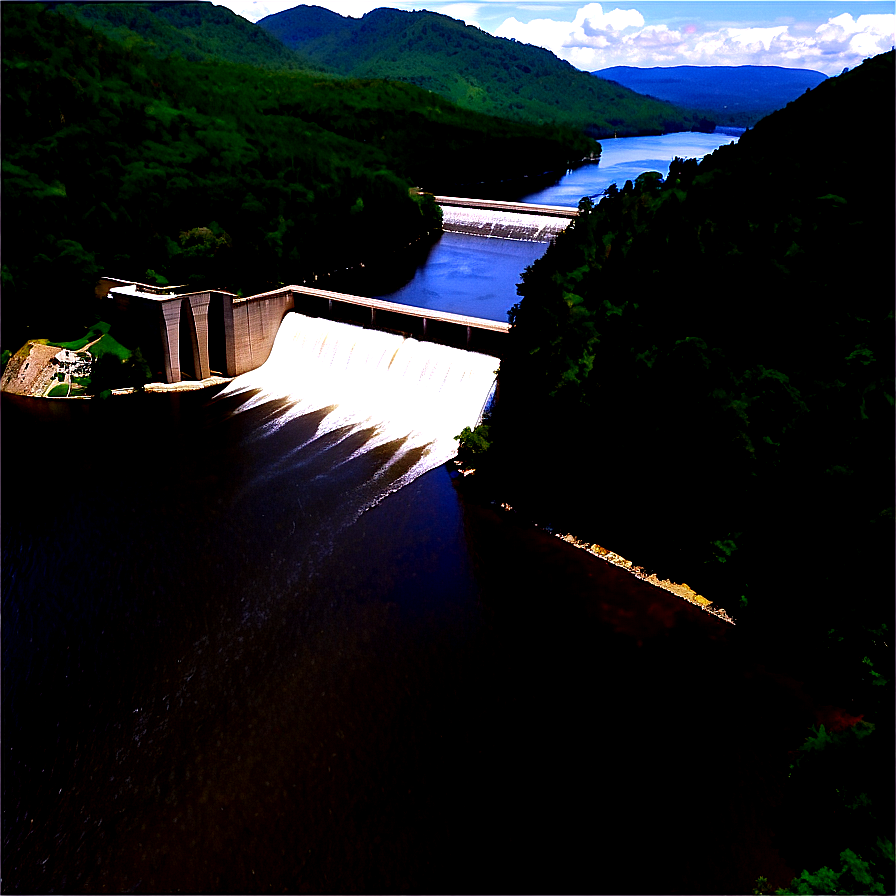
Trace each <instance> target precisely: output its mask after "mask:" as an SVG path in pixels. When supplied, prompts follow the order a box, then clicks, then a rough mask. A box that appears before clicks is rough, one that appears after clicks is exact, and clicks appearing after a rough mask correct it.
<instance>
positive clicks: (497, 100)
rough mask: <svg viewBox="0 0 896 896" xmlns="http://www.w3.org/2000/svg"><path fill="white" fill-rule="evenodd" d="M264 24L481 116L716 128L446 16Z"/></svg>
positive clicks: (309, 13) (316, 10)
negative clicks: (442, 97)
mask: <svg viewBox="0 0 896 896" xmlns="http://www.w3.org/2000/svg"><path fill="white" fill-rule="evenodd" d="M258 24H259V25H260V26H261V27H262V28H265V29H267V30H268V31H269V32H270V33H271V34H273V35H274V36H276V37H278V38H279V39H280V40H281V41H283V43H284V44H286V46H288V47H290V48H292V49H294V50H297V51H298V52H299V53H301V54H302V55H303V56H305V57H307V58H308V59H309V60H311V61H312V62H314V63H316V64H318V65H321V66H323V67H326V68H328V69H332V70H333V71H336V72H339V73H341V74H344V75H351V76H352V77H357V78H389V79H393V80H397V81H406V82H408V83H411V84H415V85H417V86H418V87H422V88H425V89H426V90H431V91H433V92H435V93H437V94H439V95H441V96H444V97H446V98H448V99H450V100H452V101H453V102H455V103H457V104H458V105H460V106H463V107H464V108H466V109H471V110H474V111H477V112H486V113H489V114H491V115H501V116H504V117H508V118H514V119H518V120H524V121H533V122H539V123H540V122H545V123H547V122H552V123H558V124H564V125H567V126H571V127H575V128H579V129H582V130H585V131H586V132H587V133H588V134H590V135H591V136H594V137H602V136H612V135H613V134H614V133H617V134H618V135H619V136H623V135H631V134H649V133H650V134H661V133H665V132H669V131H682V130H698V129H700V128H704V129H705V128H707V127H710V126H711V123H710V122H709V121H707V120H705V119H701V117H700V116H699V115H697V114H694V113H692V112H687V111H685V110H683V109H680V108H678V107H676V106H673V105H672V104H670V103H666V102H661V101H658V100H653V99H648V98H646V97H643V96H639V95H637V94H635V93H634V92H632V91H630V90H628V89H626V88H623V87H620V86H618V85H615V84H610V83H607V82H604V81H601V80H600V79H596V78H594V77H593V76H591V75H589V74H588V73H586V72H582V71H579V70H578V69H576V68H574V67H573V66H572V65H570V64H569V63H568V62H564V61H563V60H561V59H558V58H557V57H556V56H555V55H554V54H553V53H551V52H549V51H548V50H544V49H542V48H540V47H534V46H531V45H529V44H524V43H520V42H518V41H515V40H508V39H506V38H499V37H492V36H491V35H489V34H486V33H485V32H484V31H482V30H480V29H479V28H475V27H473V26H471V25H465V24H464V23H463V22H460V21H458V20H456V19H452V18H450V17H448V16H445V15H440V14H438V13H433V12H422V11H418V12H406V11H402V10H397V9H385V8H383V9H375V10H373V11H372V12H369V13H367V15H365V16H363V17H362V18H360V19H353V18H347V17H343V16H340V15H338V14H337V13H334V12H330V11H329V10H326V9H321V8H320V7H316V6H297V7H295V8H294V9H289V10H286V11H284V12H279V13H275V14H273V15H270V16H266V17H265V18H263V19H261V20H260V21H259V22H258Z"/></svg>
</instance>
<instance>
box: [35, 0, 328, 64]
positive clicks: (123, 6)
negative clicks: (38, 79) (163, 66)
mask: <svg viewBox="0 0 896 896" xmlns="http://www.w3.org/2000/svg"><path fill="white" fill-rule="evenodd" d="M44 5H45V6H46V7H47V8H49V9H52V10H53V11H54V12H58V13H61V14H63V15H67V16H71V17H73V18H76V19H78V20H79V21H81V22H82V23H83V24H84V25H86V26H87V27H89V28H96V29H97V30H99V31H102V32H103V33H104V34H107V35H109V37H111V38H112V39H113V40H116V41H118V42H119V43H121V44H123V45H124V46H126V47H134V48H139V49H141V50H143V51H145V52H149V53H152V54H153V55H154V56H158V57H162V58H164V57H165V56H169V55H173V54H177V55H178V56H181V57H182V58H183V59H185V60H187V62H202V61H203V60H207V59H222V60H224V61H226V62H236V63H243V64H247V65H255V66H258V67H260V68H269V69H281V70H283V69H285V70H299V71H302V70H306V69H312V68H314V66H310V65H309V64H308V63H307V61H306V60H304V59H303V58H302V57H301V56H300V55H299V54H298V53H296V52H294V51H293V50H290V49H289V48H288V47H285V46H284V45H283V44H282V43H281V42H280V41H279V40H277V39H276V38H275V37H273V36H272V35H271V34H269V33H268V32H267V31H265V30H264V29H263V28H259V27H258V26H257V25H254V24H253V23H252V22H249V21H247V20H246V19H244V18H242V16H238V15H237V14H236V13H235V12H232V11H231V10H229V9H227V7H225V6H215V5H213V4H212V3H208V2H205V3H202V2H185V3H177V2H161V3H160V2H150V3H69V2H63V3H55V2H50V3H46V4H44Z"/></svg>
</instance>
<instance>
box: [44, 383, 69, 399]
mask: <svg viewBox="0 0 896 896" xmlns="http://www.w3.org/2000/svg"><path fill="white" fill-rule="evenodd" d="M66 395H68V385H67V384H66V383H60V384H59V385H58V386H53V388H52V389H50V391H49V392H48V393H47V396H48V397H49V398H65V396H66Z"/></svg>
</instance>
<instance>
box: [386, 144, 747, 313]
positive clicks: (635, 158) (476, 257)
mask: <svg viewBox="0 0 896 896" xmlns="http://www.w3.org/2000/svg"><path fill="white" fill-rule="evenodd" d="M732 142H736V138H734V137H731V136H729V135H727V134H697V133H690V132H684V133H679V134H664V135H663V136H661V137H624V138H620V139H618V140H612V139H611V140H603V141H601V147H602V154H601V158H600V161H599V162H593V163H588V164H585V165H583V166H582V167H580V168H576V169H575V170H572V171H569V172H567V173H566V174H565V175H564V176H563V177H562V178H560V180H558V181H557V183H555V184H554V185H553V186H550V187H547V188H546V189H544V190H539V191H538V192H536V193H530V194H528V195H525V196H520V197H518V199H519V201H521V202H530V203H533V204H542V205H561V206H569V207H571V208H576V207H577V206H578V204H579V200H580V199H581V198H582V197H583V196H590V197H593V198H595V199H599V197H600V195H601V194H602V193H603V192H604V190H606V189H607V187H608V186H609V185H610V184H612V183H615V184H617V186H619V187H620V189H621V188H622V187H623V186H624V184H625V182H626V181H627V180H631V181H634V180H635V178H637V177H638V175H639V174H642V173H643V172H645V171H659V172H660V173H661V174H662V175H663V176H665V175H667V174H668V173H669V166H670V164H671V163H672V160H673V159H674V158H676V157H679V158H688V159H701V158H703V156H705V155H707V154H708V153H710V152H712V151H713V150H715V149H718V147H720V146H726V145H727V144H728V143H732ZM546 248H547V244H546V243H530V242H518V241H515V240H502V239H496V238H489V237H481V236H470V235H467V234H459V233H446V234H443V235H442V237H441V238H440V239H439V240H438V242H437V243H436V244H435V245H434V246H433V247H432V249H431V250H430V252H429V255H428V256H427V257H426V259H425V260H423V261H422V262H421V263H420V265H419V266H418V267H417V270H416V273H415V274H414V276H413V277H412V279H411V280H410V281H409V282H408V283H406V284H405V285H404V286H402V287H401V288H400V289H398V290H396V291H394V292H390V293H378V294H376V298H382V299H388V300H389V301H391V302H401V303H402V304H405V305H415V306H417V307H418V308H439V309H441V310H443V311H452V312H455V313H457V314H467V315H471V316H473V317H483V318H486V319H488V320H500V321H506V320H507V312H508V311H509V310H510V308H511V306H512V305H514V304H515V303H516V301H517V300H518V296H517V291H516V286H517V284H518V283H519V282H520V275H521V274H522V272H523V271H524V270H525V269H526V268H527V267H528V266H529V265H530V264H532V263H533V262H534V261H536V260H537V259H538V258H541V256H542V255H543V254H544V252H545V249H546Z"/></svg>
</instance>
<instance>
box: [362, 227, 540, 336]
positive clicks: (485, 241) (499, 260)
mask: <svg viewBox="0 0 896 896" xmlns="http://www.w3.org/2000/svg"><path fill="white" fill-rule="evenodd" d="M546 248H547V244H546V243H529V242H522V241H517V240H501V239H490V238H487V237H481V236H469V235H467V234H463V233H445V234H443V235H442V236H441V238H440V239H439V241H438V242H437V243H436V244H435V245H434V246H433V247H432V250H431V251H430V253H429V256H428V257H427V258H426V261H425V262H424V263H423V264H421V265H420V266H419V267H418V268H417V272H416V274H415V275H414V277H413V279H412V280H411V281H410V282H409V283H407V284H406V285H405V286H403V287H402V288H401V289H399V290H396V291H395V292H392V293H388V294H386V295H381V296H377V298H385V299H388V300H389V301H390V302H401V303H402V304H404V305H415V306H416V307H418V308H438V309H440V310H442V311H451V312H453V313H454V314H465V315H469V316H471V317H482V318H485V319H486V320H500V321H506V320H507V312H508V310H509V309H510V306H511V305H513V303H514V302H515V301H516V300H517V295H516V284H517V283H518V282H519V279H520V273H521V272H522V271H523V270H525V268H526V267H528V266H529V265H530V264H532V262H534V261H535V260H536V259H537V258H540V257H541V256H542V255H543V254H544V250H545V249H546Z"/></svg>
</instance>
